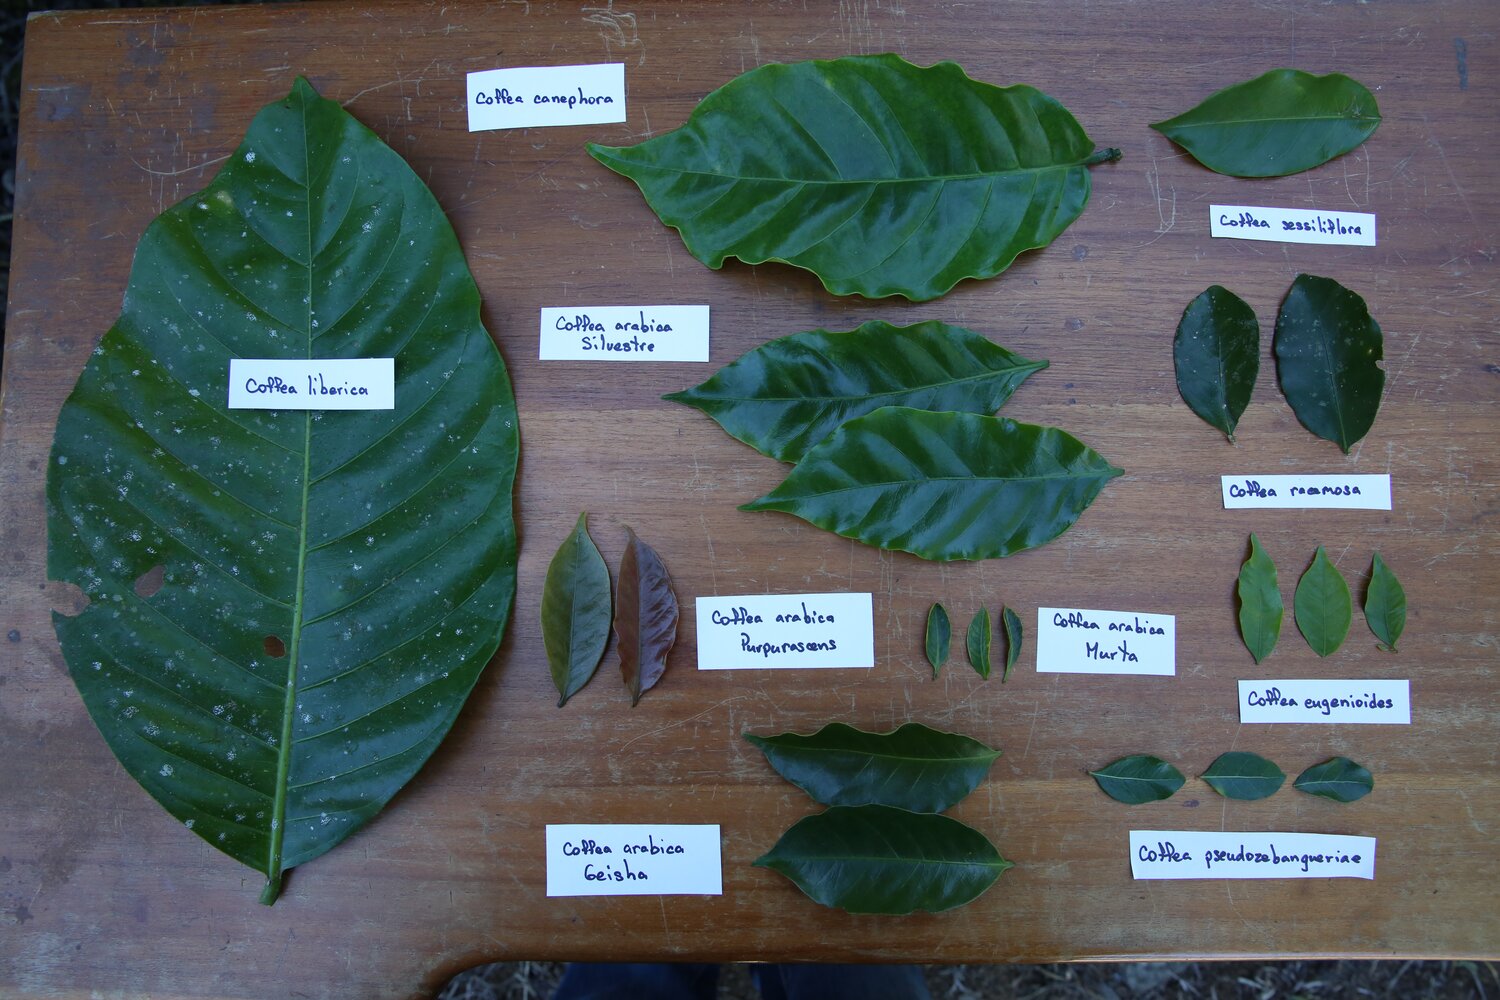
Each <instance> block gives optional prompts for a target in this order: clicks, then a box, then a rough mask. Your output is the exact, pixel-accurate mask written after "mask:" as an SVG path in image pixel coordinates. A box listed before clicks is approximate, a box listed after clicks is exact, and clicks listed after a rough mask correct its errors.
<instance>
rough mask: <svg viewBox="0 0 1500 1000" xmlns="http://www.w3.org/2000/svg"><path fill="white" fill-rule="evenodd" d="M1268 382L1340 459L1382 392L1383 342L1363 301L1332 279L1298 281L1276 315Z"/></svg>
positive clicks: (1364, 429) (1371, 419)
mask: <svg viewBox="0 0 1500 1000" xmlns="http://www.w3.org/2000/svg"><path fill="white" fill-rule="evenodd" d="M1272 347H1273V349H1274V350H1275V352H1276V378H1277V380H1278V381H1279V382H1280V383H1281V391H1282V393H1283V394H1285V396H1286V401H1287V402H1288V403H1290V404H1291V407H1292V412H1293V413H1295V414H1296V415H1297V419H1298V421H1300V422H1301V424H1302V426H1303V427H1306V428H1307V429H1308V430H1310V431H1312V432H1313V433H1314V434H1316V435H1317V436H1318V437H1320V438H1323V439H1324V440H1325V441H1332V442H1333V443H1334V444H1336V445H1338V446H1339V447H1340V448H1342V449H1344V453H1345V454H1348V452H1349V449H1350V448H1351V447H1353V446H1354V443H1355V442H1356V441H1358V440H1359V439H1360V438H1362V437H1364V436H1365V434H1366V433H1368V432H1369V430H1370V427H1371V425H1372V424H1374V423H1375V414H1376V412H1377V411H1378V410H1379V409H1380V394H1381V392H1382V390H1383V389H1384V388H1385V371H1384V369H1382V368H1381V367H1380V360H1381V359H1382V358H1383V357H1384V356H1385V341H1384V338H1383V337H1382V336H1381V333H1380V326H1379V324H1377V323H1376V322H1375V320H1374V319H1373V318H1371V316H1370V310H1369V309H1368V308H1367V307H1366V306H1365V300H1364V299H1362V298H1360V297H1359V295H1357V294H1356V293H1354V292H1351V291H1350V290H1349V289H1347V288H1345V287H1344V286H1343V285H1341V284H1339V283H1338V282H1337V281H1334V280H1333V279H1332V278H1319V277H1317V276H1316V275H1311V274H1299V275H1297V279H1296V280H1295V281H1293V282H1292V287H1291V290H1290V291H1288V292H1287V293H1286V298H1285V299H1284V300H1283V301H1282V303H1281V311H1280V312H1279V313H1277V315H1276V336H1275V339H1274V341H1273V343H1272Z"/></svg>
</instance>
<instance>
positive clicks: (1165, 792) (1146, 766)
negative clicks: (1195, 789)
mask: <svg viewBox="0 0 1500 1000" xmlns="http://www.w3.org/2000/svg"><path fill="white" fill-rule="evenodd" d="M1089 775H1090V776H1092V777H1093V779H1094V780H1095V781H1096V782H1098V783H1099V787H1100V789H1102V790H1103V792H1104V794H1105V795H1108V796H1109V797H1110V798H1112V799H1114V800H1115V801H1116V802H1124V803H1125V804H1126V805H1131V806H1135V805H1140V804H1141V803H1142V802H1159V801H1161V800H1162V799H1169V798H1171V797H1172V794H1173V793H1174V792H1176V791H1177V789H1179V788H1181V787H1182V785H1183V782H1184V781H1186V780H1187V779H1186V778H1184V777H1183V776H1182V772H1181V771H1179V770H1177V768H1175V767H1173V766H1172V765H1171V764H1168V763H1167V762H1166V761H1164V760H1162V759H1161V758H1160V757H1152V756H1151V755H1150V754H1137V755H1135V756H1134V757H1121V758H1120V759H1119V760H1117V761H1115V762H1114V763H1113V764H1110V765H1109V766H1108V767H1105V768H1103V769H1102V770H1098V771H1090V772H1089Z"/></svg>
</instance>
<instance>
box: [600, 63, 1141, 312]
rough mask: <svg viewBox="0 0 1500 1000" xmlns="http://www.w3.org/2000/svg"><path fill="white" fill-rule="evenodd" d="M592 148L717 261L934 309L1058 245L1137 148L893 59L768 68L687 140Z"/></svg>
mask: <svg viewBox="0 0 1500 1000" xmlns="http://www.w3.org/2000/svg"><path fill="white" fill-rule="evenodd" d="M588 149H589V152H590V153H592V154H593V155H594V157H595V158H596V159H598V160H599V162H601V163H603V164H604V165H605V166H607V167H609V168H610V169H611V170H614V171H616V172H618V173H621V174H624V175H625V176H626V177H629V178H630V179H631V180H633V181H635V183H636V184H637V185H638V186H639V187H640V189H641V193H642V194H644V195H645V197H646V201H647V203H648V204H649V205H650V206H651V208H652V210H653V211H655V212H656V214H657V216H658V217H659V218H660V219H661V220H662V222H664V223H666V224H667V225H669V226H672V227H673V228H675V229H677V230H678V231H680V232H681V234H682V239H683V242H684V243H686V244H687V248H688V251H689V252H690V253H691V254H692V255H693V256H694V257H696V258H698V259H699V260H700V261H702V262H703V263H705V264H707V265H708V266H709V267H712V268H718V267H721V266H723V264H724V260H725V258H726V257H737V258H739V259H740V260H743V261H745V262H746V263H749V264H759V263H761V262H763V261H769V260H778V261H784V262H785V263H788V264H793V265H795V266H797V267H802V268H806V269H808V270H809V271H812V272H813V273H815V274H816V275H817V276H818V277H819V279H821V280H822V282H823V285H824V287H826V288H827V289H828V290H829V291H830V292H833V293H834V294H836V295H864V296H868V297H870V298H879V297H881V296H886V295H904V296H906V297H907V298H909V299H915V300H918V301H921V300H925V299H932V298H936V297H937V296H939V295H942V294H943V293H944V292H946V291H947V290H948V289H950V288H952V287H953V286H954V285H955V284H956V283H958V282H959V281H960V280H962V279H964V278H989V277H993V276H994V275H996V274H999V273H1000V272H1001V271H1003V270H1005V269H1006V268H1007V267H1009V266H1010V264H1011V261H1013V260H1015V258H1016V255H1017V254H1019V253H1020V252H1022V251H1023V250H1030V249H1033V248H1036V247H1044V246H1046V245H1047V244H1048V243H1051V242H1052V241H1053V240H1054V239H1056V238H1057V236H1058V234H1060V233H1061V232H1062V231H1063V230H1064V229H1066V228H1067V227H1068V225H1069V223H1071V222H1072V221H1073V220H1074V219H1076V218H1077V217H1078V215H1079V213H1080V212H1082V211H1083V207H1084V205H1085V204H1087V202H1088V198H1089V172H1088V167H1089V165H1091V164H1094V163H1099V162H1102V161H1104V160H1107V159H1114V158H1117V157H1118V156H1119V155H1120V153H1119V150H1116V149H1110V150H1103V151H1100V152H1098V153H1096V152H1095V151H1094V144H1093V142H1092V140H1090V139H1089V137H1088V136H1087V135H1086V134H1084V131H1083V129H1082V128H1081V127H1080V126H1079V124H1078V122H1077V121H1075V120H1074V118H1073V116H1072V115H1071V114H1069V113H1068V110H1067V109H1066V108H1064V107H1063V106H1062V105H1061V104H1059V103H1057V101H1055V100H1053V99H1052V98H1050V97H1048V96H1047V95H1046V94H1043V93H1042V92H1041V91H1039V90H1036V89H1035V88H1032V87H1028V86H1024V85H1017V86H1013V87H996V86H993V85H991V84H987V83H979V82H977V81H975V80H971V79H970V78H969V77H968V76H967V75H966V74H965V73H964V71H963V69H962V68H961V67H959V66H957V65H955V64H954V63H950V62H943V63H938V64H937V65H935V66H929V67H926V68H922V67H917V66H913V65H912V64H911V63H908V62H907V61H906V60H904V59H902V58H901V57H900V56H896V55H891V54H884V55H874V56H851V57H847V58H844V59H835V60H832V61H817V60H815V61H811V62H800V63H793V64H791V65H783V64H780V63H773V64H770V65H767V66H761V67H759V68H758V69H753V70H751V71H750V72H748V73H745V74H743V75H741V76H739V77H736V78H735V79H733V80H731V81H730V82H729V83H727V84H725V85H724V86H723V87H720V88H719V89H718V90H716V91H714V92H713V93H711V94H709V95H708V96H707V97H705V98H704V99H703V101H702V103H700V104H699V105H698V107H697V108H696V109H694V111H693V113H692V115H691V116H690V117H689V118H688V120H687V123H686V124H684V125H683V126H682V127H681V128H679V129H677V130H675V131H672V132H668V133H666V134H665V135H660V136H657V137H655V138H653V139H648V140H646V141H645V142H643V143H641V144H639V145H636V146H630V147H627V148H622V147H612V146H600V145H597V144H590V145H589V147H588Z"/></svg>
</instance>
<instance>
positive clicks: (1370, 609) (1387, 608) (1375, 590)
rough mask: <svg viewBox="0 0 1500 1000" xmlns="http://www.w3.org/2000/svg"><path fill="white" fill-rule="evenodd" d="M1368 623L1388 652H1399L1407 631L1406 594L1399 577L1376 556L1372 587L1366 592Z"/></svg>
mask: <svg viewBox="0 0 1500 1000" xmlns="http://www.w3.org/2000/svg"><path fill="white" fill-rule="evenodd" d="M1365 622H1366V623H1367V624H1368V625H1369V626H1370V631H1371V632H1374V633H1375V638H1377V639H1379V640H1380V641H1381V643H1382V645H1381V648H1382V649H1385V650H1387V651H1388V652H1392V653H1394V652H1395V651H1396V643H1398V642H1400V641H1401V633H1402V632H1403V631H1405V629H1406V590H1405V588H1403V587H1402V586H1401V581H1400V580H1398V579H1396V574H1395V573H1392V572H1391V568H1390V567H1389V566H1387V565H1386V564H1385V560H1384V559H1381V558H1380V553H1379V552H1377V553H1375V558H1374V559H1373V560H1371V562H1370V585H1369V586H1368V587H1367V588H1366V589H1365Z"/></svg>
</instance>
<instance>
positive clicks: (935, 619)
mask: <svg viewBox="0 0 1500 1000" xmlns="http://www.w3.org/2000/svg"><path fill="white" fill-rule="evenodd" d="M952 641H953V628H952V626H951V625H949V624H948V609H947V608H945V607H943V606H942V605H941V604H934V605H933V606H932V607H931V608H929V609H928V611H927V642H926V645H927V662H928V663H930V664H932V676H933V677H934V678H935V677H937V675H938V673H939V672H940V671H941V670H942V669H943V664H945V663H947V662H948V649H949V646H950V645H951V644H952Z"/></svg>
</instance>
